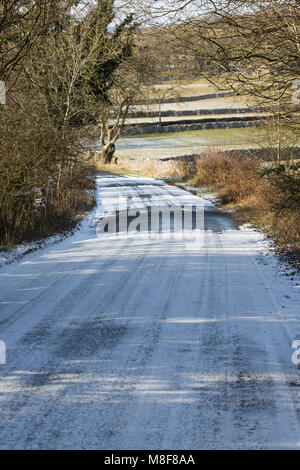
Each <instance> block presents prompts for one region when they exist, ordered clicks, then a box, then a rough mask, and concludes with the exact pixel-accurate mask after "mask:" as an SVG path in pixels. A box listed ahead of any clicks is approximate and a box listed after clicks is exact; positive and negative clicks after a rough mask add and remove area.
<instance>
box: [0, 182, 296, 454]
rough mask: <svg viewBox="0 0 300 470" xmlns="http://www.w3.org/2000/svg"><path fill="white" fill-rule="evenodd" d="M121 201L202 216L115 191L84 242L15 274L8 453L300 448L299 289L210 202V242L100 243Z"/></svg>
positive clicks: (49, 252) (19, 267)
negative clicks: (108, 216) (103, 224)
mask: <svg viewBox="0 0 300 470" xmlns="http://www.w3.org/2000/svg"><path fill="white" fill-rule="evenodd" d="M119 195H122V196H123V197H125V198H126V200H128V201H130V203H131V204H133V205H134V204H136V205H137V207H141V206H147V204H151V203H152V202H153V200H160V201H164V202H168V203H174V202H176V203H178V201H179V202H186V201H189V202H193V201H194V200H195V201H196V200H197V202H198V201H199V198H196V197H195V196H192V195H190V194H189V193H187V192H185V191H183V190H181V189H179V188H175V187H172V186H168V185H166V184H164V183H162V182H160V181H158V180H152V179H147V178H137V177H118V176H108V175H107V176H99V177H98V208H97V210H96V211H95V212H94V213H93V214H92V215H91V216H90V217H88V218H87V219H86V220H85V221H84V223H83V224H82V227H81V230H80V231H77V232H76V233H75V234H74V235H73V236H71V237H70V238H68V239H66V240H64V241H63V242H61V243H59V244H57V245H53V246H50V247H48V248H44V249H43V250H39V251H37V252H35V253H32V254H29V255H27V256H25V257H24V258H23V260H22V261H20V262H16V263H13V264H11V265H7V266H3V267H2V268H1V269H0V340H2V341H5V343H6V347H7V357H6V364H5V365H0V448H1V449H74V448H77V449H95V448H96V449H112V450H114V449H170V450H171V449H220V448H221V449H268V448H284V449H286V448H299V447H300V427H299V418H300V371H299V369H298V366H297V365H294V364H293V362H292V360H291V356H292V353H293V350H292V348H291V345H292V342H293V341H294V340H296V339H300V286H299V284H298V282H297V280H296V278H295V279H294V280H291V279H290V278H285V277H283V276H281V275H280V273H279V271H278V266H277V264H276V259H275V257H274V256H273V255H268V254H266V253H265V250H266V243H265V242H264V241H263V240H262V237H261V235H260V234H259V233H257V232H255V231H253V230H238V229H237V228H236V227H235V226H234V224H233V222H232V220H231V219H230V218H229V217H228V216H227V215H226V214H224V213H221V212H220V211H218V210H217V209H215V208H214V206H212V205H211V204H210V203H209V202H204V203H205V232H204V240H203V237H202V235H201V237H200V235H199V240H198V239H197V237H196V239H195V240H194V241H188V240H172V239H168V238H166V239H164V238H163V239H161V240H160V239H153V240H149V239H147V237H139V236H136V237H134V236H133V237H131V238H130V239H126V238H122V237H120V239H110V238H109V237H107V238H105V237H104V238H101V237H97V236H96V227H97V221H98V217H99V211H100V212H101V211H102V212H103V213H109V212H110V211H111V210H112V208H113V207H114V203H115V201H116V198H117V196H119Z"/></svg>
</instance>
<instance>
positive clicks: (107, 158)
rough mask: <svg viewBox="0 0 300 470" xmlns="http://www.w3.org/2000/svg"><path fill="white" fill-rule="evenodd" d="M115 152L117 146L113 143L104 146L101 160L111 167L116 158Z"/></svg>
mask: <svg viewBox="0 0 300 470" xmlns="http://www.w3.org/2000/svg"><path fill="white" fill-rule="evenodd" d="M115 151H116V146H115V144H114V143H113V142H109V143H108V144H106V145H103V146H102V151H101V158H102V161H103V163H106V164H109V165H110V164H111V162H112V160H113V158H114V154H115Z"/></svg>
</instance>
